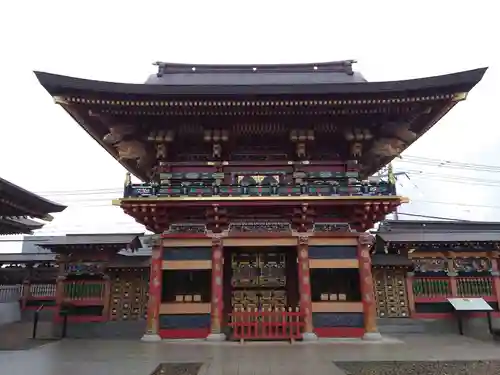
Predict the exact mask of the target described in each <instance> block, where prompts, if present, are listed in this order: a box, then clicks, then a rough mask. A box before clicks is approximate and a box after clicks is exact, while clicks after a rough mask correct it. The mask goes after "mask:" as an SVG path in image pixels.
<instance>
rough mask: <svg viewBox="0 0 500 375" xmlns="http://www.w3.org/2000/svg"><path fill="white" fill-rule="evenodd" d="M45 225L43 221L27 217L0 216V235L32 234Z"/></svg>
mask: <svg viewBox="0 0 500 375" xmlns="http://www.w3.org/2000/svg"><path fill="white" fill-rule="evenodd" d="M42 227H43V223H39V222H38V221H34V220H31V219H27V218H25V217H12V216H0V235H2V234H21V233H23V234H30V233H31V232H32V231H34V230H37V229H40V228H42Z"/></svg>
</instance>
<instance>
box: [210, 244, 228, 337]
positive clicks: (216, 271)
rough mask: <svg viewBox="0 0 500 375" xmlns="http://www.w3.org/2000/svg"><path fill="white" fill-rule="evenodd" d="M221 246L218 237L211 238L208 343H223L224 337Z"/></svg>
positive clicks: (222, 258) (222, 256)
mask: <svg viewBox="0 0 500 375" xmlns="http://www.w3.org/2000/svg"><path fill="white" fill-rule="evenodd" d="M222 249H223V244H222V239H221V238H220V237H213V238H212V295H211V306H210V313H211V317H210V318H211V319H210V334H209V335H208V336H207V340H209V341H224V340H225V339H226V335H225V334H224V333H223V332H222V316H223V308H224V295H223V287H222V286H223V283H222V280H223V268H224V255H223V251H222Z"/></svg>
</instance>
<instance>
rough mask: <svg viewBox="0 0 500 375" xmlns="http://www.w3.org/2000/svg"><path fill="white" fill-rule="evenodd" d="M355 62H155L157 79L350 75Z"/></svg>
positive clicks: (352, 72)
mask: <svg viewBox="0 0 500 375" xmlns="http://www.w3.org/2000/svg"><path fill="white" fill-rule="evenodd" d="M355 63H356V60H339V61H329V62H319V63H305V64H301V63H297V64H186V63H170V62H163V61H157V62H155V63H153V65H155V66H158V73H157V75H158V77H161V76H163V75H164V74H170V73H211V74H213V73H251V72H255V73H306V72H314V71H318V72H336V73H345V74H349V75H352V74H354V71H353V68H352V66H353V64H355Z"/></svg>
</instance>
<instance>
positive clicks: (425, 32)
mask: <svg viewBox="0 0 500 375" xmlns="http://www.w3.org/2000/svg"><path fill="white" fill-rule="evenodd" d="M132 4H133V5H132ZM497 9H498V4H496V3H495V2H494V1H480V0H476V1H474V2H470V1H445V0H440V1H426V0H420V1H411V2H409V1H383V0H379V1H370V0H365V1H355V0H351V1H343V2H338V1H326V0H325V1H311V0H308V1H293V0H289V1H279V0H275V1H269V0H268V1H247V2H245V1H217V0H211V1H202V0H200V1H142V2H136V1H130V2H129V1H125V0H122V1H115V0H106V1H99V2H97V1H96V2H94V1H85V2H74V1H73V2H69V1H52V0H44V1H35V0H31V1H4V2H0V35H1V36H0V40H1V45H0V47H1V51H2V55H1V59H0V66H1V69H0V82H1V85H2V87H1V90H0V99H1V101H0V103H1V108H2V109H3V111H2V112H3V113H2V119H1V125H0V176H2V177H3V178H5V179H8V180H10V181H12V182H14V183H15V184H18V185H20V186H22V187H24V188H26V189H29V190H32V191H36V192H41V193H43V195H45V196H47V197H48V198H51V199H53V200H57V201H59V202H61V203H66V204H69V205H70V208H68V209H67V210H66V211H65V212H64V213H63V214H61V215H58V216H57V218H56V220H54V221H53V222H52V223H50V224H48V225H46V226H45V228H44V229H43V230H41V231H39V232H38V233H37V234H64V233H68V232H71V233H75V232H81V233H83V232H87V233H88V232H103V233H109V232H130V231H142V230H143V229H142V226H140V225H138V224H136V223H135V221H134V220H133V219H131V218H129V217H127V216H126V215H125V214H123V213H122V212H121V210H120V209H119V208H116V207H111V206H110V205H111V199H112V198H118V197H119V196H120V195H121V187H122V185H123V180H124V175H125V172H124V170H123V168H122V167H121V166H120V165H119V164H118V162H116V161H115V160H114V159H113V158H112V157H111V156H109V154H108V153H107V152H106V151H105V150H104V149H102V148H101V147H100V146H99V145H98V144H97V143H96V142H95V141H94V140H93V139H91V138H90V137H89V136H88V135H87V134H86V133H85V132H84V131H83V130H82V129H81V128H80V127H79V126H78V125H77V124H76V123H75V122H74V121H73V120H72V119H71V118H70V117H69V116H68V115H67V114H66V113H65V112H64V111H63V110H62V108H60V107H58V106H56V105H55V104H54V102H53V100H52V98H51V97H50V96H49V95H48V94H47V93H46V92H45V91H44V90H43V88H42V87H41V86H40V85H39V84H38V82H37V80H36V79H35V76H34V75H33V73H32V71H33V70H41V71H47V72H52V73H58V74H63V75H71V76H77V77H82V78H89V79H97V80H108V81H118V82H137V83H141V82H143V81H144V80H145V79H146V77H147V76H148V75H149V74H151V73H154V72H155V67H153V66H152V65H151V63H152V62H154V61H158V60H162V61H169V62H182V63H193V64H196V63H299V62H303V63H307V62H322V61H332V60H339V59H357V60H358V61H359V63H358V64H357V65H356V69H357V70H359V71H361V72H362V73H363V74H364V75H365V77H366V78H367V79H368V80H370V81H384V80H399V79H408V78H417V77H425V76H431V75H438V74H446V73H451V72H456V71H461V70H467V69H475V68H478V67H483V66H489V67H490V69H489V70H488V72H487V74H486V76H485V77H484V79H483V81H482V82H481V83H480V84H479V85H478V86H477V87H476V88H475V89H474V90H473V91H472V93H471V94H470V96H469V98H468V99H467V101H466V102H463V103H459V105H458V106H456V107H455V108H454V109H453V110H452V111H451V112H450V113H449V114H448V115H447V116H446V117H445V119H443V120H442V121H441V122H439V123H438V124H437V125H436V126H435V127H434V128H433V129H432V130H431V131H429V132H428V133H427V134H426V135H425V136H424V137H423V138H422V139H420V140H419V141H418V142H417V143H416V144H414V145H413V146H412V147H411V148H410V149H409V150H408V151H407V152H406V154H407V155H411V156H423V157H429V158H436V159H448V160H453V161H461V162H467V163H480V164H487V165H500V160H498V159H499V156H500V151H498V149H499V147H498V146H499V144H500V142H499V141H498V139H499V134H500V127H499V126H498V120H499V119H498V115H497V106H498V105H499V104H500V73H499V71H500V70H499V69H500V56H499V52H498V35H500V26H499V23H500V22H499V18H498V13H497ZM494 35H497V37H496V38H495V37H494ZM397 168H398V169H399V170H410V169H411V170H417V171H424V172H432V173H440V172H441V171H440V169H438V168H434V167H426V166H421V165H416V166H415V165H412V164H409V163H404V164H398V165H397ZM443 173H446V174H453V175H463V176H464V183H463V184H457V183H450V182H445V181H438V180H426V179H425V178H423V177H419V176H418V174H417V175H413V176H412V179H411V181H408V180H406V179H404V178H401V179H400V182H401V184H402V185H403V186H401V187H400V192H401V193H402V194H405V195H407V196H409V197H410V198H411V199H413V200H414V201H413V203H411V204H409V205H406V207H403V208H402V209H401V211H402V212H410V213H411V212H413V213H418V214H428V215H436V216H449V217H456V218H464V219H471V220H498V221H500V203H496V200H497V197H498V196H500V186H496V187H491V186H490V187H487V186H484V184H483V185H481V184H479V185H478V184H470V183H467V178H468V177H480V178H485V179H488V180H499V181H500V175H499V173H482V172H463V171H460V170H446V171H445V172H443ZM99 189H101V190H102V191H103V192H106V194H104V193H103V194H95V193H93V192H92V191H94V192H95V191H99ZM82 190H84V192H81V191H82ZM79 191H80V192H79ZM78 193H80V194H78ZM430 202H434V203H430ZM435 202H439V204H438V203H435ZM455 203H458V204H459V205H456V206H455V205H454V204H455ZM490 204H491V205H493V206H495V207H492V208H488V207H480V206H487V205H490ZM5 239H7V238H6V237H2V239H0V241H3V242H0V251H12V250H15V249H17V248H16V244H15V243H12V244H10V245H9V246H8V247H5V246H6V243H5Z"/></svg>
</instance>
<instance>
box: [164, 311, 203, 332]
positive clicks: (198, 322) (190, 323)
mask: <svg viewBox="0 0 500 375" xmlns="http://www.w3.org/2000/svg"><path fill="white" fill-rule="evenodd" d="M190 328H193V329H195V328H210V314H186V315H163V314H162V315H160V329H190Z"/></svg>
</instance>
